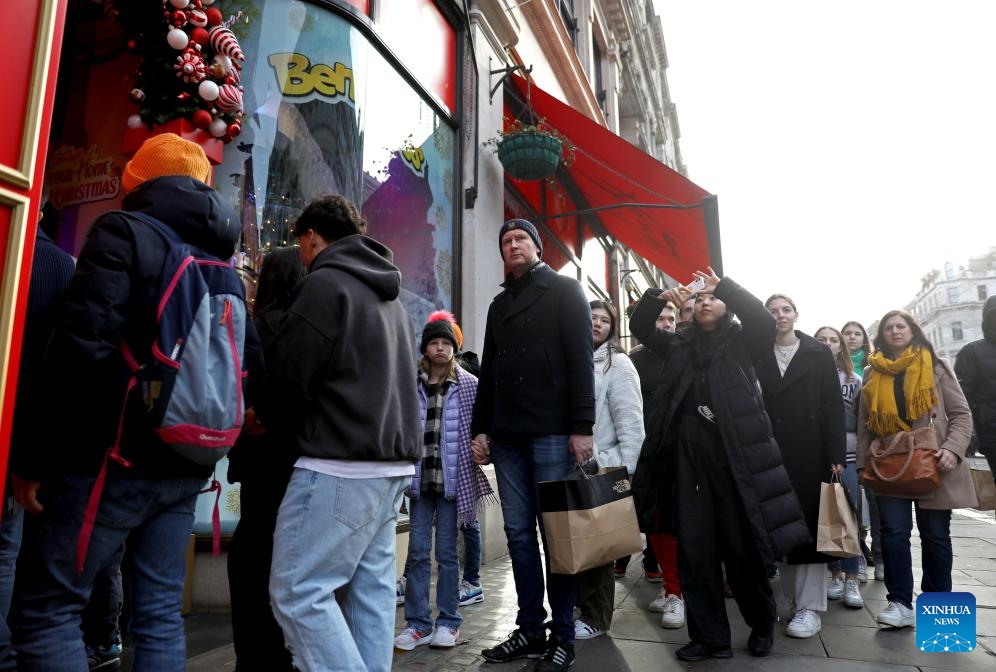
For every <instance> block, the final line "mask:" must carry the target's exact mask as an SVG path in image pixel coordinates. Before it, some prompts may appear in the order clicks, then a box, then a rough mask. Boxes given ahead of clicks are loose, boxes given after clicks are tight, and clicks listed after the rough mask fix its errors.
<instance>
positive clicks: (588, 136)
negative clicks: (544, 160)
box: [510, 76, 722, 282]
mask: <svg viewBox="0 0 996 672" xmlns="http://www.w3.org/2000/svg"><path fill="white" fill-rule="evenodd" d="M510 79H511V80H512V81H513V82H514V86H516V87H517V88H518V89H519V91H520V92H521V93H522V96H523V98H524V99H525V97H526V88H527V84H526V81H525V80H524V79H522V78H520V77H515V76H513V77H511V78H510ZM528 86H529V88H530V89H531V90H530V91H529V96H528V97H529V100H530V102H531V106H532V109H533V111H534V112H535V113H536V115H538V116H540V117H543V118H545V119H546V121H547V122H548V123H549V124H550V125H551V126H554V127H555V128H557V129H558V130H559V131H560V132H561V133H563V134H564V135H565V136H567V137H568V138H570V139H571V140H572V141H573V142H574V144H575V145H576V146H577V149H576V152H575V160H574V163H573V164H572V165H571V166H569V167H566V168H565V167H563V166H562V167H561V168H560V169H559V170H558V176H559V177H558V180H559V181H564V180H563V177H562V175H563V172H566V174H567V177H568V179H569V181H570V182H573V184H574V185H576V187H577V190H576V191H574V190H571V191H572V192H573V193H574V195H575V200H576V201H583V202H575V203H574V204H573V206H574V208H573V209H575V210H588V209H599V208H606V209H602V210H595V212H593V213H592V214H591V215H590V216H593V217H596V218H597V219H598V221H599V222H600V223H601V224H602V226H604V228H605V230H606V231H607V232H608V233H609V234H610V235H612V236H613V237H615V238H616V239H617V240H619V241H620V242H621V243H623V244H624V245H627V246H628V247H630V248H631V249H632V250H633V251H634V252H636V253H637V254H639V255H641V256H642V257H644V258H645V259H646V260H647V261H649V262H650V263H652V264H654V265H655V266H657V268H659V269H661V270H662V271H664V272H665V273H667V274H668V275H670V276H671V277H673V278H675V279H676V280H678V281H679V282H687V281H689V280H691V278H692V271H695V270H704V269H705V267H706V266H709V265H711V266H712V267H713V268H715V269H716V272H717V273H720V274H722V253H721V248H720V239H719V221H718V214H717V210H716V199H715V197H713V196H711V195H710V194H709V192H707V191H706V190H705V189H703V188H701V187H699V186H698V185H696V184H695V183H694V182H692V181H691V180H689V179H687V178H685V177H683V176H682V175H681V174H680V173H678V172H676V171H674V170H672V169H671V168H668V167H667V166H665V165H664V164H662V163H661V162H660V161H658V160H657V159H655V158H653V157H652V156H650V155H649V154H646V153H644V152H642V151H640V150H639V149H637V148H636V147H634V146H633V145H631V144H629V143H628V142H626V141H625V140H623V139H622V138H621V137H619V136H617V135H615V134H614V133H612V132H611V131H609V130H608V129H606V128H604V127H602V126H600V125H599V124H597V123H595V122H594V121H592V120H591V119H589V118H587V117H586V116H584V115H583V114H581V113H579V112H577V111H575V110H574V109H573V108H571V107H568V106H567V105H565V104H564V103H562V102H561V101H559V100H557V99H556V98H554V97H553V96H551V95H550V94H548V93H546V92H545V91H543V90H542V89H540V88H539V87H537V86H536V85H535V84H532V85H528ZM516 185H517V186H519V185H521V187H522V188H521V189H518V191H519V192H520V193H521V194H522V196H523V198H524V199H526V200H527V201H528V202H529V205H530V207H531V208H532V209H533V210H534V211H535V212H537V213H538V214H539V215H540V221H544V223H546V224H548V225H551V228H553V227H552V225H553V224H554V223H555V222H559V221H563V220H559V219H557V218H556V217H555V215H556V214H557V212H558V211H563V210H565V209H566V210H570V209H571V208H570V207H567V208H565V207H563V204H560V205H559V207H558V205H555V204H552V203H551V202H550V199H549V198H548V199H547V207H546V208H545V209H544V207H543V201H542V198H541V193H542V190H541V189H539V188H537V186H536V183H532V184H529V183H525V182H519V183H516ZM551 206H552V207H551ZM653 206H688V207H687V208H686V209H664V208H658V207H653ZM551 215H553V217H551ZM544 217H546V218H547V219H546V220H544ZM568 221H570V220H568ZM571 242H572V243H573V241H571Z"/></svg>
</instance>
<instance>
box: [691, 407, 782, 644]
mask: <svg viewBox="0 0 996 672" xmlns="http://www.w3.org/2000/svg"><path fill="white" fill-rule="evenodd" d="M705 422H707V421H706V420H699V419H697V418H690V417H686V418H682V419H681V425H680V428H679V432H678V442H679V443H678V474H677V488H678V493H677V494H678V496H677V498H676V500H675V501H676V502H677V506H678V574H679V577H680V578H681V592H682V594H683V596H684V598H685V618H686V621H687V624H688V634H689V636H690V638H691V640H692V641H693V642H699V643H702V644H708V645H711V646H718V647H728V646H730V623H729V620H728V619H727V617H726V600H725V598H724V597H723V570H722V567H721V566H720V563H721V562H723V563H725V565H726V579H727V581H728V582H729V584H730V589H731V590H732V591H733V597H734V599H735V600H736V601H737V606H738V607H740V613H741V614H742V615H743V617H744V620H745V621H746V622H747V625H749V626H750V627H751V629H752V630H753V631H755V632H757V633H758V634H764V635H767V634H770V633H771V631H772V629H773V628H774V624H775V619H776V611H775V598H774V597H773V595H772V592H771V584H770V583H769V581H768V573H767V568H766V567H765V566H764V563H763V562H762V560H761V554H760V552H759V551H758V550H757V543H756V541H755V539H754V533H753V531H752V529H751V526H750V523H749V522H748V521H747V515H746V513H745V512H744V507H743V503H742V501H741V499H740V494H739V493H738V491H737V487H736V483H735V482H734V480H733V474H732V473H731V471H730V467H729V464H728V462H727V459H726V453H725V451H724V449H723V445H722V442H721V439H720V436H719V433H718V431H716V430H715V429H713V428H711V427H709V426H706V425H704V424H703V423H705Z"/></svg>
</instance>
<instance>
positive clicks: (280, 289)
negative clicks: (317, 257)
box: [253, 247, 305, 317]
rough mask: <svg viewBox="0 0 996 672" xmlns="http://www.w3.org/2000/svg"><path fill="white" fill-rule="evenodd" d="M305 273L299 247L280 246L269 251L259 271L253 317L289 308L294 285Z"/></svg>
mask: <svg viewBox="0 0 996 672" xmlns="http://www.w3.org/2000/svg"><path fill="white" fill-rule="evenodd" d="M304 275H305V268H304V264H303V263H302V262H301V251H300V249H299V248H298V247H278V248H276V249H275V250H273V251H272V252H269V253H267V255H266V256H265V257H263V267H262V268H261V269H260V271H259V281H258V282H257V285H256V301H255V302H254V303H253V317H263V316H265V315H266V313H267V312H268V311H272V310H280V311H284V310H287V308H289V307H290V302H291V296H292V295H293V293H294V287H295V286H296V285H297V283H298V281H299V280H300V279H301V278H303V277H304Z"/></svg>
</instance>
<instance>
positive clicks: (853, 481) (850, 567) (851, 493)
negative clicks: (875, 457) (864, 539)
mask: <svg viewBox="0 0 996 672" xmlns="http://www.w3.org/2000/svg"><path fill="white" fill-rule="evenodd" d="M840 481H841V483H843V484H844V488H845V489H846V490H847V495H848V497H850V499H851V504H853V505H854V510H855V511H857V510H858V500H857V497H858V494H859V493H858V470H857V468H856V467H855V466H854V462H849V463H848V464H847V466H846V467H845V468H844V473H842V474H841V475H840ZM858 524H859V525H860V524H861V523H860V521H859V522H858ZM827 567H828V568H829V569H830V571H831V572H834V573H837V572H844V573H845V574H857V573H858V556H854V557H853V558H841V559H840V560H833V561H831V562H828V563H827Z"/></svg>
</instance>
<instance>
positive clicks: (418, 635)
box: [394, 625, 433, 651]
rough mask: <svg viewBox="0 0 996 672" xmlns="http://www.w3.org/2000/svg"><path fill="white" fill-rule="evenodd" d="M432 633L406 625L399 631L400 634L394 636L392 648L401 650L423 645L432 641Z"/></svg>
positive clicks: (409, 649)
mask: <svg viewBox="0 0 996 672" xmlns="http://www.w3.org/2000/svg"><path fill="white" fill-rule="evenodd" d="M432 636H433V633H431V632H419V631H418V630H416V629H415V628H413V627H412V626H410V625H409V626H408V627H407V628H405V629H404V630H402V631H401V634H400V635H398V636H397V637H395V638H394V648H396V649H401V650H402V651H411V650H412V649H414V648H415V647H416V646H425V645H426V644H429V643H431V642H432Z"/></svg>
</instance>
